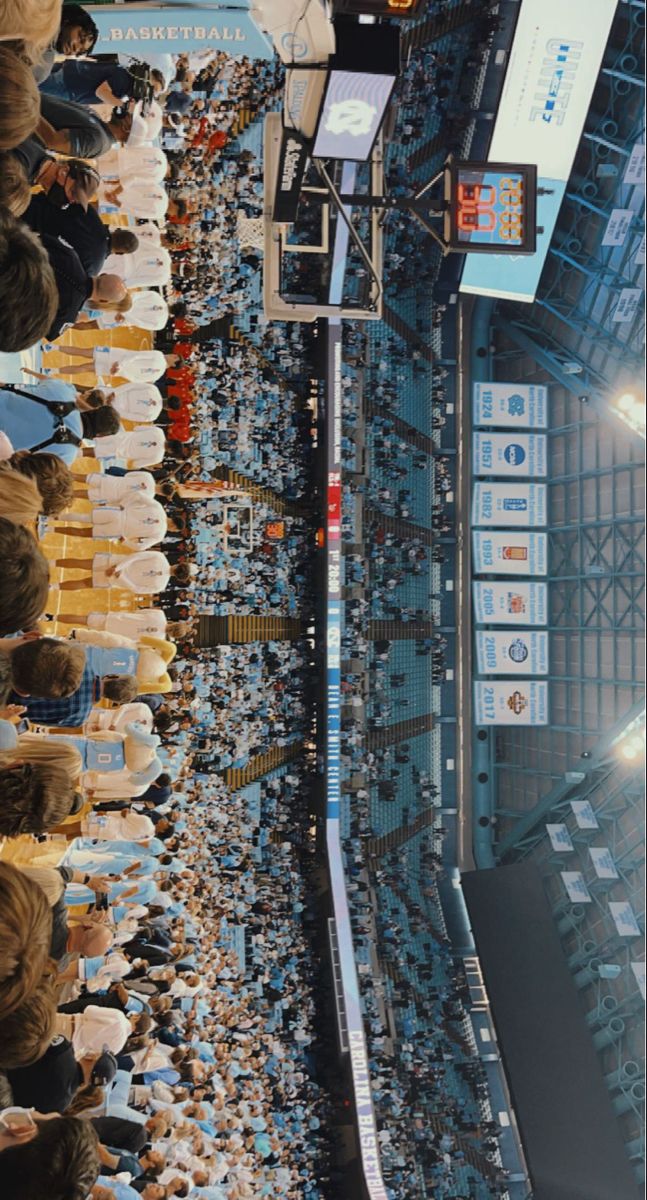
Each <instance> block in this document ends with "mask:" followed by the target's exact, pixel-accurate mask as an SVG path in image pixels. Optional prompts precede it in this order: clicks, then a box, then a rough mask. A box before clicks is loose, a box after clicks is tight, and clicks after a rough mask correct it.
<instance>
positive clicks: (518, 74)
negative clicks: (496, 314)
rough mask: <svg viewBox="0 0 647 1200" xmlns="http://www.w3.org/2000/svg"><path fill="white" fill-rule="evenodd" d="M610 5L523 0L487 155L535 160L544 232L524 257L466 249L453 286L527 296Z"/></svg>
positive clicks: (580, 122)
mask: <svg viewBox="0 0 647 1200" xmlns="http://www.w3.org/2000/svg"><path fill="white" fill-rule="evenodd" d="M616 7H617V4H616V0H569V3H568V4H564V2H563V0H523V3H522V5H521V12H520V14H519V19H518V21H517V26H516V30H515V36H514V41H513V43H512V48H511V51H510V61H509V64H508V69H507V72H506V77H505V81H504V85H503V92H502V95H501V99H500V101H499V108H498V113H497V118H496V121H495V124H494V132H493V135H492V141H491V144H490V149H489V153H488V158H489V159H490V160H491V161H493V162H528V161H531V162H533V163H535V164H536V166H537V175H538V179H537V184H538V198H537V222H538V224H539V225H540V226H542V227H543V230H544V232H543V233H542V234H540V235H539V236H538V239H537V252H536V254H534V255H533V256H532V257H531V258H521V257H520V258H516V259H515V258H514V257H513V258H509V257H506V256H504V255H500V256H492V257H491V258H485V257H483V256H478V255H468V257H467V261H466V264H465V270H464V272H463V279H462V282H461V291H463V292H471V293H474V294H476V295H485V296H501V297H504V298H506V299H510V300H520V301H522V302H526V303H531V302H532V301H533V300H534V298H535V294H536V291H537V287H538V285H539V279H540V276H541V272H542V269H543V266H544V262H545V260H546V254H547V252H548V247H549V245H550V242H551V239H552V236H553V231H554V229H555V224H556V222H557V216H558V213H559V209H560V206H561V203H562V199H563V196H564V192H565V190H566V183H567V180H568V177H569V175H570V172H571V168H572V166H573V161H574V158H575V153H576V151H577V147H578V144H579V140H580V137H581V135H582V130H583V128H584V122H585V120H586V116H587V113H588V110H589V105H590V103H591V96H592V94H593V89H594V87H595V84H596V80H597V76H598V71H599V69H600V64H601V61H602V56H603V54H604V50H605V47H606V44H607V39H608V36H609V31H610V29H611V24H612V21H613V18H614V15H615V11H616ZM542 193H544V194H542Z"/></svg>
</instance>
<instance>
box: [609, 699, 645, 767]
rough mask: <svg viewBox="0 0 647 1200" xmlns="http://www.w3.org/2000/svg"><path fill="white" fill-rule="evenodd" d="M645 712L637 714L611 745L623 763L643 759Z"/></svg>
mask: <svg viewBox="0 0 647 1200" xmlns="http://www.w3.org/2000/svg"><path fill="white" fill-rule="evenodd" d="M645 740H646V739H645V710H644V709H643V711H642V713H639V715H638V716H637V717H635V719H634V720H633V721H630V722H629V724H628V725H626V726H625V728H624V729H623V730H622V733H620V734H618V737H617V738H615V739H614V741H613V743H612V749H613V750H614V751H615V753H616V754H617V755H618V757H619V758H621V759H623V760H624V761H625V762H627V763H629V764H631V763H638V762H639V761H642V760H643V759H644V757H645Z"/></svg>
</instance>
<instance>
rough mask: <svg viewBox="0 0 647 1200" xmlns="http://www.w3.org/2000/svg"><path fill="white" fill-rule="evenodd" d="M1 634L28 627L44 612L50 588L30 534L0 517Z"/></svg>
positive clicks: (40, 556)
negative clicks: (0, 568)
mask: <svg viewBox="0 0 647 1200" xmlns="http://www.w3.org/2000/svg"><path fill="white" fill-rule="evenodd" d="M0 562H2V571H0V637H5V636H6V635H7V634H11V633H15V632H16V631H17V630H18V629H31V628H32V627H33V626H34V625H35V623H36V621H38V619H39V618H40V617H41V616H42V615H43V613H44V611H45V608H46V605H47V593H48V590H49V567H48V565H47V559H46V558H45V556H44V555H43V554H42V553H41V551H40V549H39V548H38V543H37V542H36V539H35V538H34V536H33V534H32V533H30V532H29V530H28V529H25V528H24V527H23V526H22V525H16V524H14V522H13V521H7V520H6V519H5V518H4V517H0Z"/></svg>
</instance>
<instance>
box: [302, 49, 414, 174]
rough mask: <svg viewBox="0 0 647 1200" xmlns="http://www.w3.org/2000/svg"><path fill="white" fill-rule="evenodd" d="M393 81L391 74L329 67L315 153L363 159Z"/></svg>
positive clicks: (360, 160)
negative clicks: (375, 73) (331, 68)
mask: <svg viewBox="0 0 647 1200" xmlns="http://www.w3.org/2000/svg"><path fill="white" fill-rule="evenodd" d="M394 83H395V76H394V75H371V74H366V73H364V72H360V71H335V70H332V71H331V72H330V75H329V76H328V83H327V86H326V91H325V94H324V98H323V105H322V108H321V115H320V117H319V125H318V128H317V134H316V137H315V144H314V149H313V155H314V157H315V158H339V159H350V160H353V161H355V162H366V160H367V159H368V158H369V157H370V154H371V150H372V149H373V143H374V142H375V139H376V137H377V134H378V131H379V128H380V125H381V123H382V118H383V117H384V113H385V111H386V107H387V104H388V103H389V100H390V98H391V92H392V91H393V85H394Z"/></svg>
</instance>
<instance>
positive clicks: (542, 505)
mask: <svg viewBox="0 0 647 1200" xmlns="http://www.w3.org/2000/svg"><path fill="white" fill-rule="evenodd" d="M546 516H547V488H546V484H545V483H485V482H479V483H475V484H474V493H473V498H472V525H517V526H522V527H523V526H524V525H525V526H528V525H545V524H546Z"/></svg>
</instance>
